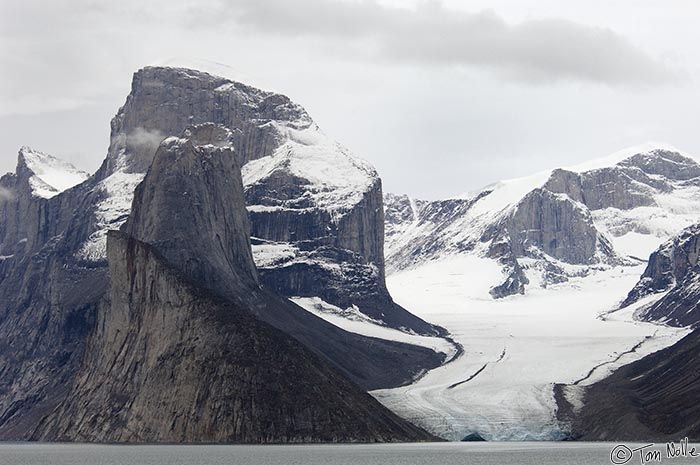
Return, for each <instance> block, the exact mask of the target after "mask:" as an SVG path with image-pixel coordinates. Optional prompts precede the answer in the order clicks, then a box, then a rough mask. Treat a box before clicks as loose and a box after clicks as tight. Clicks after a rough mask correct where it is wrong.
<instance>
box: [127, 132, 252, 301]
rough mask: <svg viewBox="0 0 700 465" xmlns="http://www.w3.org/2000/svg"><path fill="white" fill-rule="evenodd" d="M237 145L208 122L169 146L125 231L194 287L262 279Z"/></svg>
mask: <svg viewBox="0 0 700 465" xmlns="http://www.w3.org/2000/svg"><path fill="white" fill-rule="evenodd" d="M230 139H231V131H229V130H228V129H227V128H225V127H222V126H219V125H215V124H213V123H206V124H201V125H193V126H188V127H187V128H186V129H185V130H184V131H183V133H182V134H181V136H180V137H168V138H166V139H165V140H163V142H161V144H160V146H159V147H158V149H157V150H156V153H155V156H154V158H153V162H152V165H151V168H150V169H149V171H148V174H146V177H145V178H144V180H143V182H142V183H141V184H140V185H139V186H138V188H137V189H136V192H135V194H134V201H133V206H132V212H131V215H130V217H129V220H128V221H127V222H126V224H125V225H124V227H123V230H124V231H125V232H126V233H127V234H128V235H129V236H131V237H133V238H135V239H138V240H140V241H142V242H145V243H147V244H150V245H152V246H153V247H154V248H155V249H156V250H157V251H158V252H159V253H160V254H162V255H163V256H164V257H165V258H166V259H167V260H168V261H169V262H170V263H171V264H172V265H173V266H175V267H176V268H177V269H180V270H183V271H184V272H185V273H186V274H187V275H188V277H189V278H190V279H192V280H193V281H194V282H196V283H198V284H200V285H202V286H203V287H205V288H208V289H212V290H216V291H219V292H222V293H223V292H224V290H227V289H230V288H231V286H232V283H240V282H246V283H250V282H252V283H256V282H257V279H258V278H257V271H256V269H255V264H254V263H253V257H252V254H251V248H250V223H249V222H248V218H247V216H246V215H245V213H244V214H241V212H245V199H244V196H243V185H242V182H241V175H240V168H239V166H238V163H237V162H236V157H235V154H234V149H233V148H232V147H231V145H230Z"/></svg>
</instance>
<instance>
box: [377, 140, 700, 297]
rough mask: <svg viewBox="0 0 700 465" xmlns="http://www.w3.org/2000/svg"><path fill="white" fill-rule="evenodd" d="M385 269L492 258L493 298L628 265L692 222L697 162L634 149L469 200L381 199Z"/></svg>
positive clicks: (697, 198)
mask: <svg viewBox="0 0 700 465" xmlns="http://www.w3.org/2000/svg"><path fill="white" fill-rule="evenodd" d="M385 205H386V207H385V208H386V213H385V216H386V219H387V224H386V230H387V233H386V257H387V258H386V260H387V269H388V270H389V271H399V270H406V269H411V268H414V267H416V266H420V265H421V264H424V263H426V262H428V261H433V260H439V259H444V258H447V257H450V256H459V255H463V254H470V255H474V256H478V257H485V258H490V259H494V260H497V261H498V262H499V263H500V264H501V265H502V267H503V274H504V277H503V278H502V279H501V280H500V282H494V283H492V288H491V293H492V295H493V296H494V297H503V296H506V295H511V294H514V293H524V292H525V289H526V286H527V285H528V284H530V286H547V285H549V284H553V283H556V282H561V281H562V280H566V279H568V278H570V277H572V276H580V275H582V274H585V273H588V272H589V271H590V270H592V269H603V268H608V267H611V266H617V265H634V264H637V263H639V262H640V261H643V260H646V257H648V255H649V254H650V253H651V252H652V251H653V250H654V249H655V248H656V247H657V246H658V245H659V244H660V243H661V242H663V241H664V240H666V239H668V238H669V237H670V236H672V235H674V234H676V233H678V232H679V231H680V230H681V229H683V228H684V227H686V226H689V225H690V224H692V223H694V222H695V221H697V219H698V213H697V212H698V210H699V209H700V165H699V164H698V163H697V162H696V161H695V160H694V159H693V158H691V157H689V156H687V155H684V154H682V153H680V152H679V151H677V150H676V149H673V148H671V147H663V148H659V147H656V146H646V147H639V148H631V149H628V150H625V151H622V152H619V153H616V154H614V155H612V156H610V157H606V158H603V159H599V160H595V161H593V162H590V163H586V164H583V165H579V166H575V167H570V168H564V169H554V170H550V171H545V172H542V173H538V174H536V175H533V176H528V177H524V178H519V179H513V180H508V181H502V182H499V183H496V184H493V185H491V186H488V187H486V188H484V189H483V190H481V191H479V192H477V193H476V194H474V195H470V196H465V198H459V199H451V200H444V201H433V202H426V201H421V200H416V199H411V198H409V197H408V196H405V195H391V194H387V196H386V198H385Z"/></svg>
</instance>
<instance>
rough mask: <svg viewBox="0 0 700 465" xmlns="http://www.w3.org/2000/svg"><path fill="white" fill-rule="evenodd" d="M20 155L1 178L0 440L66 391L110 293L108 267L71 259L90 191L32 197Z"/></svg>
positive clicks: (21, 429)
mask: <svg viewBox="0 0 700 465" xmlns="http://www.w3.org/2000/svg"><path fill="white" fill-rule="evenodd" d="M33 174H34V173H33V172H32V171H31V170H30V168H29V167H28V165H27V163H26V160H25V159H24V156H23V154H22V153H20V156H19V159H18V166H17V172H16V174H8V175H5V176H3V177H2V178H1V179H0V187H1V189H0V191H2V192H4V195H2V196H0V244H1V246H0V247H1V248H0V256H2V258H1V259H0V341H2V342H0V437H2V438H6V439H20V438H26V434H27V431H28V429H29V428H31V427H32V426H33V425H35V424H36V422H37V421H38V420H39V419H40V418H41V416H42V415H44V414H45V413H46V412H47V411H50V410H51V409H52V408H53V406H54V405H55V404H56V402H58V401H59V400H60V399H61V398H62V397H63V396H64V395H65V393H66V392H67V390H68V386H69V384H70V382H71V379H72V376H73V374H74V372H75V370H76V369H77V367H78V365H79V363H80V359H81V357H82V353H83V349H84V346H85V339H86V337H87V335H88V334H89V332H90V330H91V328H92V325H93V323H94V319H95V311H96V308H97V305H98V303H99V301H100V299H101V297H102V295H103V293H104V291H105V289H106V287H107V283H108V279H107V273H106V269H105V268H104V267H101V266H93V265H92V264H89V265H88V264H85V263H83V262H82V261H81V260H79V259H77V258H76V257H75V256H74V255H73V254H74V252H75V251H76V250H77V249H78V247H79V246H80V244H81V243H82V241H83V240H85V239H86V238H87V237H86V236H85V235H83V234H81V233H82V232H84V231H85V228H84V224H83V220H84V218H85V214H84V211H85V208H84V207H85V204H86V203H87V202H86V201H85V199H86V198H87V197H89V196H90V193H89V187H87V186H86V185H80V186H77V187H75V188H73V189H70V190H67V191H65V192H63V193H62V194H60V195H57V196H55V197H52V198H42V197H39V196H36V195H33V191H32V187H31V185H30V178H31V176H33Z"/></svg>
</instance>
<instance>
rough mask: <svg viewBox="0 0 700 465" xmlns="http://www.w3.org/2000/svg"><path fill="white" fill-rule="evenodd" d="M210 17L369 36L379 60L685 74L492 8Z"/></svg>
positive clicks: (272, 28)
mask: <svg viewBox="0 0 700 465" xmlns="http://www.w3.org/2000/svg"><path fill="white" fill-rule="evenodd" d="M208 11H209V12H211V10H208ZM211 18H220V19H223V18H228V20H230V21H233V23H234V24H236V25H238V26H239V27H243V28H246V29H248V30H253V31H257V32H262V33H265V34H269V35H278V36H286V37H300V38H303V37H308V38H325V39H331V40H332V39H337V40H339V41H346V42H347V41H348V40H364V41H367V42H368V46H369V48H370V51H369V55H368V56H370V57H371V58H372V59H374V60H381V61H383V62H393V63H409V64H416V65H442V66H461V67H480V68H487V69H490V70H492V71H495V72H497V73H498V74H500V75H501V76H503V77H504V78H507V79H515V80H518V81H527V82H535V83H543V82H545V83H546V82H551V81H557V80H562V79H575V80H582V81H589V82H598V83H605V84H611V85H625V84H636V85H640V84H641V85H658V84H662V83H666V82H672V81H675V80H677V79H678V78H679V77H680V76H679V74H678V73H677V72H675V71H673V70H671V69H669V68H668V67H667V66H666V65H665V64H664V63H662V62H660V61H658V60H656V59H654V58H653V57H651V56H649V55H648V54H647V53H646V52H644V51H643V50H642V49H640V48H638V47H636V46H635V45H634V44H632V43H631V42H630V41H629V40H627V39H626V38H625V37H623V36H621V35H620V34H617V33H615V32H614V31H612V30H610V29H606V28H599V27H591V26H586V25H582V24H579V23H576V22H573V21H568V20H561V19H538V20H529V21H525V22H521V23H518V24H509V23H508V22H506V21H505V20H503V19H502V18H501V17H499V16H498V15H496V14H495V13H493V12H491V11H485V12H481V13H467V12H463V11H458V10H454V9H450V8H447V7H444V6H442V5H441V4H440V3H439V2H428V3H424V4H422V5H421V6H419V7H417V8H416V9H405V8H392V7H386V6H382V5H380V4H378V3H376V2H374V1H360V2H348V1H337V0H330V1H328V0H299V1H295V2H290V1H288V0H235V1H233V2H230V1H229V2H226V1H223V0H222V1H221V2H220V3H219V4H218V8H217V10H215V12H214V14H213V15H212V16H210V19H209V20H210V21H211V20H212V19H211ZM195 21H197V19H195ZM208 26H210V24H209V25H208Z"/></svg>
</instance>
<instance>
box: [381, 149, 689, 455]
mask: <svg viewBox="0 0 700 465" xmlns="http://www.w3.org/2000/svg"><path fill="white" fill-rule="evenodd" d="M699 174H700V165H699V164H698V163H697V162H696V160H695V159H694V158H693V157H691V156H689V155H685V154H683V153H681V152H680V151H678V150H676V149H673V148H671V147H667V146H661V145H653V146H648V145H647V146H643V147H638V148H631V149H628V150H625V151H622V152H619V153H616V154H613V155H611V156H609V157H605V158H602V159H596V160H593V161H591V162H588V163H585V164H582V165H579V166H575V167H567V168H556V169H551V170H547V171H544V172H541V173H537V174H535V175H532V176H527V177H524V178H519V179H514V180H507V181H501V182H498V183H495V184H492V185H490V186H487V187H485V188H483V189H481V190H479V191H477V192H475V193H473V194H468V195H464V196H460V197H459V198H454V199H445V200H435V201H426V200H420V199H413V198H411V197H409V196H406V195H396V194H387V195H385V218H386V228H385V231H386V270H387V283H388V288H389V290H390V291H391V294H392V296H393V297H394V298H395V299H396V301H397V302H398V303H399V304H401V305H402V306H404V307H405V308H407V309H408V310H409V311H411V312H412V313H415V314H416V315H418V316H419V317H421V318H423V319H425V320H427V321H431V322H433V323H436V324H439V325H441V326H442V327H444V328H446V329H447V330H448V331H449V332H450V333H451V335H452V337H453V338H454V340H455V342H456V343H458V344H460V345H461V346H462V347H463V349H464V351H463V352H462V353H461V354H460V355H459V356H457V357H455V358H453V359H452V360H451V361H450V363H448V364H446V365H444V366H442V367H440V368H439V369H436V370H431V371H429V372H428V373H426V374H425V375H424V376H422V377H420V378H419V379H417V380H416V381H415V382H414V383H412V384H410V385H408V386H402V387H396V388H390V389H381V390H376V391H373V392H372V393H373V394H374V395H375V396H376V397H377V398H378V399H379V400H380V401H381V402H382V403H383V404H384V405H386V406H388V407H389V408H390V409H392V410H393V411H395V412H397V413H399V414H400V415H401V416H403V417H404V418H407V419H409V420H411V421H412V422H414V423H416V424H418V425H419V426H422V427H424V428H426V429H428V430H429V431H431V432H433V433H435V434H438V435H440V436H441V437H444V438H448V439H451V440H462V439H463V438H465V437H470V436H472V437H473V435H478V436H480V437H482V438H484V439H486V440H490V441H491V440H549V441H552V440H562V439H565V438H568V437H570V433H571V424H570V421H569V420H570V418H569V417H568V416H567V415H566V414H565V410H567V409H569V410H572V411H578V410H579V408H580V407H581V406H582V405H583V403H584V401H585V392H586V389H587V388H588V387H589V386H592V385H595V384H596V383H597V382H600V381H601V380H603V379H605V378H606V377H607V376H609V375H610V374H611V373H613V372H615V370H618V369H620V367H623V366H625V365H629V364H630V363H634V362H636V361H638V360H640V359H643V358H644V357H646V356H648V355H650V354H653V353H655V352H657V351H659V350H663V349H665V348H667V347H670V346H673V345H674V344H675V343H677V342H678V341H679V340H681V339H682V338H683V337H684V336H686V335H687V334H688V332H689V330H688V328H685V327H683V326H678V325H676V326H669V325H664V324H658V321H659V320H652V319H649V320H648V321H643V320H640V319H639V316H640V313H639V312H638V311H637V310H638V309H639V308H640V307H641V306H644V305H648V304H650V303H651V302H652V301H653V300H657V299H659V298H660V297H662V295H663V294H661V293H660V294H649V295H647V297H645V298H642V299H640V300H639V301H638V302H634V303H633V304H630V305H627V306H625V307H624V308H622V309H621V308H620V305H621V303H622V302H623V301H624V300H625V299H626V296H627V294H628V293H629V291H630V289H632V288H633V287H634V285H635V283H637V282H638V281H639V277H640V275H641V274H642V273H643V272H644V269H645V268H646V267H647V266H649V267H650V269H653V268H654V266H655V265H653V263H652V262H653V259H652V261H650V262H649V263H647V262H646V258H647V257H648V256H649V254H650V253H651V252H653V251H654V250H655V249H656V248H658V247H659V245H660V244H662V243H663V242H664V241H667V240H668V239H669V238H670V237H673V236H674V235H675V234H678V233H679V232H681V231H682V230H683V228H686V227H689V226H690V225H693V224H695V223H698V222H699V221H700V208H699V207H700V190H698V183H699V182H700V177H698V175H699ZM692 244H693V243H692V242H688V244H687V246H686V245H684V246H683V247H682V249H683V251H684V252H683V254H686V255H687V256H688V259H689V260H688V262H689V263H690V264H691V265H692V264H693V263H695V260H696V259H695V258H694V257H695V256H694V255H693V252H692V251H693V250H694V249H693V247H694V246H693V245H692ZM686 250H687V252H686ZM683 254H681V253H678V254H677V255H678V256H679V257H683V256H685V255H683ZM662 262H663V260H662V261H660V262H659V263H662ZM677 263H679V264H680V263H682V260H678V261H677ZM661 268H663V267H661ZM668 295H670V294H668ZM689 300H692V299H689ZM680 311H682V310H680V308H679V312H680ZM691 314H692V312H691ZM664 321H667V320H664ZM681 324H682V322H681ZM650 389H651V388H650ZM562 399H564V400H565V401H566V402H564V403H563V402H561V400H562Z"/></svg>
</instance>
